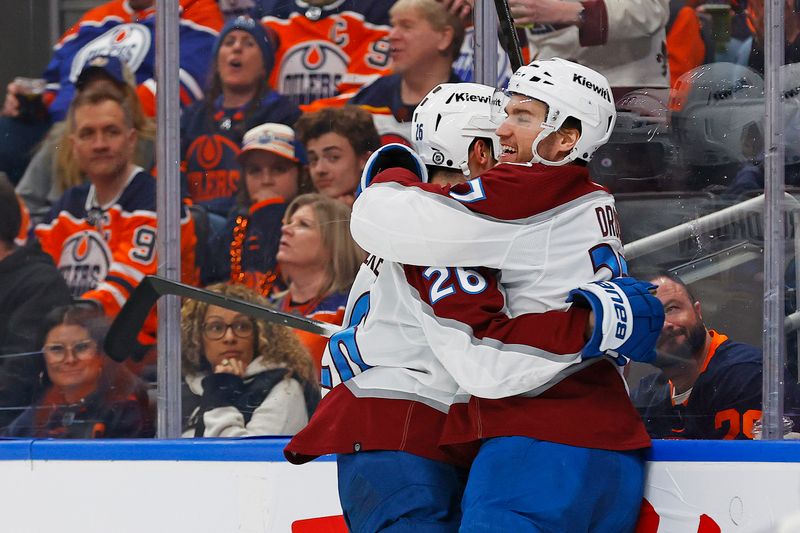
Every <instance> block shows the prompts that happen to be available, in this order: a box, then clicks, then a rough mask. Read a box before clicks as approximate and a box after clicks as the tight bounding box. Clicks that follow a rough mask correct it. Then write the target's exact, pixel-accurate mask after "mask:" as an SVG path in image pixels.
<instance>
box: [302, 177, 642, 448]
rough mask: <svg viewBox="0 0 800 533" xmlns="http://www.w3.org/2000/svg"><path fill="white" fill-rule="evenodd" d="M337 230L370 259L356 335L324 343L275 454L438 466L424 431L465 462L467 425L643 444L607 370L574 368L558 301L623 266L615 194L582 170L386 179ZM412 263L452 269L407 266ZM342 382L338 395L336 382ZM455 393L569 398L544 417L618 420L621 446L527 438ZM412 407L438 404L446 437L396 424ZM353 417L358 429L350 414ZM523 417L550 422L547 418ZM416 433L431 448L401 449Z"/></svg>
mask: <svg viewBox="0 0 800 533" xmlns="http://www.w3.org/2000/svg"><path fill="white" fill-rule="evenodd" d="M351 231H352V233H353V236H354V238H355V239H356V241H357V242H359V244H360V245H361V246H362V247H363V248H365V249H366V250H368V251H369V252H371V253H373V254H375V255H376V256H378V257H383V258H384V261H383V262H382V264H380V265H379V266H380V268H379V269H378V270H379V274H378V275H377V277H376V278H375V281H374V283H373V285H372V287H371V289H370V293H369V295H368V296H361V297H359V296H356V292H355V291H356V288H355V287H354V292H351V298H350V302H349V303H348V311H347V312H346V317H347V318H348V319H349V321H348V322H346V324H345V325H350V326H353V325H355V327H353V328H351V329H350V333H349V334H347V335H344V334H343V335H342V336H341V337H339V338H337V336H334V337H332V338H331V342H330V343H329V350H328V352H326V355H325V356H324V359H323V365H328V367H327V370H328V372H327V374H325V369H324V370H323V372H324V374H323V383H324V384H325V385H326V386H333V387H334V388H333V389H332V392H331V393H330V394H329V395H328V396H327V397H326V398H325V399H323V402H322V403H321V404H320V410H319V411H318V412H317V414H315V416H314V417H313V418H312V420H311V422H310V423H309V426H308V427H307V428H306V429H305V430H304V431H303V432H301V433H300V434H298V435H297V436H296V437H295V439H293V441H292V443H290V445H289V447H287V452H288V453H287V458H289V460H293V461H295V462H302V461H303V460H307V459H308V458H310V457H313V456H314V455H319V454H321V453H332V452H335V453H349V452H353V451H359V450H362V449H398V450H405V451H410V452H412V453H418V454H419V455H423V456H426V457H429V458H434V459H437V458H438V457H436V453H437V452H440V450H438V449H436V448H433V447H430V444H431V441H432V437H431V436H438V437H439V442H440V443H441V442H444V443H446V444H450V445H453V446H451V447H450V448H448V451H450V452H453V454H454V455H455V456H457V457H465V456H468V455H469V453H470V449H469V446H470V445H473V446H474V445H475V444H476V443H477V442H479V441H480V438H482V437H483V436H486V434H485V433H484V432H483V430H482V429H478V430H477V431H472V430H473V429H474V428H475V426H476V423H478V424H477V425H479V426H484V427H485V428H488V429H490V433H497V434H512V435H529V434H530V435H531V436H534V437H537V438H546V439H547V440H552V441H555V442H563V443H566V444H574V445H585V446H588V445H591V444H592V443H596V444H598V446H599V447H608V448H611V449H631V448H637V447H643V446H646V445H648V443H649V440H648V438H647V435H646V433H644V432H643V427H641V421H640V420H638V415H637V414H636V411H635V409H633V407H632V405H630V401H629V400H628V397H627V393H626V391H625V387H624V384H623V382H622V379H621V378H620V376H619V373H618V371H617V369H616V368H615V367H614V365H613V364H611V363H609V362H606V361H603V360H599V359H598V360H593V361H587V362H581V359H580V349H581V348H582V347H583V345H584V336H583V332H584V328H585V325H586V318H587V315H588V311H586V310H583V309H570V308H569V304H567V303H566V302H565V299H566V296H567V293H568V292H569V290H570V289H572V288H574V287H576V286H577V285H579V284H581V283H585V282H587V281H593V280H598V279H609V278H611V277H613V276H617V275H620V273H621V272H623V271H624V259H623V258H622V254H621V252H622V245H621V242H620V239H619V226H618V224H617V219H616V213H615V211H614V205H613V198H612V197H611V196H610V195H609V194H608V193H607V192H606V191H605V190H603V189H602V188H601V187H600V186H599V185H597V184H594V183H592V182H591V181H590V180H589V179H588V175H587V173H586V170H585V169H583V168H580V167H576V166H569V167H563V168H552V167H543V166H539V165H536V166H532V167H531V166H519V165H500V166H498V167H496V168H495V169H493V170H491V171H489V172H488V173H487V174H485V175H484V176H482V177H480V178H476V179H473V180H471V181H470V182H468V183H466V184H462V185H458V186H456V187H454V188H452V189H449V190H448V189H442V188H440V187H438V186H436V185H428V184H421V183H419V182H418V180H417V178H416V176H414V175H413V174H411V173H410V172H408V171H407V170H404V169H390V170H387V171H386V172H384V173H382V174H380V175H379V176H378V178H377V179H376V182H375V183H373V184H372V185H371V186H370V187H369V188H368V189H367V190H366V191H364V193H362V195H361V196H360V197H359V199H358V200H357V201H356V203H355V205H354V210H353V216H352V219H351ZM373 263H375V264H376V265H377V264H378V263H379V260H377V259H373ZM426 264H439V265H450V266H449V267H427V266H411V265H426ZM478 265H483V266H478ZM487 267H488V268H487ZM362 271H363V268H362ZM498 280H501V281H502V286H501V285H500V284H499V283H498ZM359 290H363V289H359ZM352 302H355V304H354V305H350V303H352ZM356 311H357V312H356ZM345 331H347V330H345ZM343 333H344V332H343ZM340 382H343V383H344V386H339V387H336V385H337V383H340ZM458 385H460V386H461V388H462V389H463V391H462V392H466V393H469V394H472V395H475V396H477V397H480V398H481V400H480V401H490V400H484V399H487V398H488V399H491V398H498V399H500V400H497V401H499V402H501V403H502V402H504V401H505V400H504V399H501V398H509V397H510V398H511V399H512V400H514V401H518V400H519V399H520V398H521V399H522V400H523V401H525V402H526V403H527V401H545V402H551V401H552V400H551V398H550V396H552V395H553V394H555V395H556V396H558V395H559V394H560V393H559V392H558V390H561V391H564V390H567V391H569V394H570V396H571V401H566V402H565V401H561V402H557V405H556V406H555V408H554V409H551V412H552V413H558V415H557V416H561V415H563V414H565V412H566V413H567V414H569V413H572V412H573V411H575V412H581V413H582V414H581V416H583V413H584V412H585V413H586V414H587V415H590V416H592V417H593V418H594V419H595V420H596V421H597V422H598V423H601V424H602V423H604V422H609V425H610V422H611V421H610V420H606V418H608V417H612V416H613V418H614V420H616V419H617V418H620V414H619V413H620V412H622V413H623V414H622V416H621V418H622V420H623V425H622V438H616V439H615V440H612V439H602V438H601V439H599V440H598V439H597V438H596V434H597V427H596V426H595V425H594V424H589V425H587V426H586V427H585V428H583V429H578V430H577V431H575V430H574V428H570V430H569V431H567V432H566V433H565V432H563V431H558V430H556V431H555V432H552V431H550V430H549V429H546V430H544V431H541V430H542V424H541V423H539V422H537V421H529V420H527V419H525V418H524V417H522V418H520V417H519V414H518V413H516V412H515V411H516V410H518V408H517V407H512V408H511V409H506V408H504V407H503V406H502V405H501V406H500V407H501V409H500V412H499V413H496V414H493V417H492V418H493V420H492V421H490V422H489V423H485V422H484V421H482V420H476V419H475V417H474V414H475V413H477V415H478V416H479V417H480V416H481V410H480V409H472V411H473V412H474V413H472V414H470V413H467V412H465V410H466V409H467V408H468V405H469V404H468V402H473V401H477V400H478V398H474V397H471V396H469V394H461V395H458V392H459V390H458ZM556 389H558V390H556ZM551 391H554V392H551ZM598 394H599V396H600V398H601V400H600V401H597V399H596V396H597V395H598ZM457 395H458V397H457ZM520 395H522V396H520ZM376 399H383V400H392V401H394V402H395V403H394V404H393V405H390V404H385V403H384V404H380V405H379V406H375V405H373V407H375V409H374V412H373V411H370V410H367V411H365V410H364V405H365V402H373V404H374V402H375V400H376ZM454 401H455V402H456V403H455V405H454V404H453V402H454ZM356 404H357V405H356ZM559 404H560V405H561V407H562V408H561V409H559ZM332 406H336V407H335V408H334V407H332ZM414 406H419V407H417V409H418V410H419V409H422V407H421V406H425V408H428V409H433V410H435V411H441V410H442V409H444V410H447V407H448V406H449V407H450V409H449V411H448V412H449V413H450V414H449V415H448V419H447V421H446V423H445V425H446V426H451V429H450V433H452V435H449V436H448V434H447V433H448V429H447V427H445V428H444V429H442V426H440V425H439V424H440V423H441V422H442V421H441V418H440V416H435V414H432V413H427V414H428V416H427V419H426V422H427V423H428V425H427V427H419V426H418V425H414V424H410V423H409V422H408V418H406V419H404V418H403V417H402V416H400V415H401V413H407V414H408V415H411V413H412V412H413V409H414ZM530 407H533V408H534V411H536V412H537V413H538V412H539V411H538V410H536V409H535V406H530ZM526 409H529V407H526ZM604 410H607V414H603V413H602V411H604ZM345 411H347V412H349V413H351V415H352V413H356V412H358V413H361V415H359V417H357V419H358V420H359V422H358V423H357V425H358V428H353V422H352V420H353V417H352V416H350V417H349V418H348V422H347V423H345V422H344V420H343V419H342V415H341V413H342V412H345ZM393 411H394V415H393V416H390V415H389V414H388V413H390V412H393ZM365 412H368V413H369V414H367V415H366V422H365V421H364V419H361V418H360V417H361V416H362V415H363V413H365ZM450 418H453V422H452V423H451V422H450ZM537 418H540V419H541V420H542V421H543V422H544V423H545V424H547V423H548V422H553V420H551V417H550V415H544V414H540V415H538V417H537ZM340 419H342V423H341V424H337V423H336V422H337V421H338V420H340ZM519 420H524V423H523V425H520V423H519ZM559 426H560V424H559V423H555V424H554V427H556V428H557V427H559ZM561 426H562V427H563V424H561ZM333 428H336V429H333ZM440 432H441V435H440ZM387 433H390V434H391V433H396V434H397V438H396V439H393V442H392V445H394V446H395V447H385V446H386V439H385V435H386V434H387ZM531 433H533V434H531ZM400 434H402V436H403V438H402V439H400ZM489 436H491V435H489ZM419 439H424V440H425V442H426V443H427V444H428V448H429V449H422V450H420V447H417V448H416V449H411V448H410V447H409V445H408V443H409V442H416V441H418V440H419ZM398 445H399V446H398ZM456 445H458V446H461V447H460V448H459V447H458V446H456ZM403 446H404V447H403ZM617 446H622V448H617ZM301 456H302V457H301Z"/></svg>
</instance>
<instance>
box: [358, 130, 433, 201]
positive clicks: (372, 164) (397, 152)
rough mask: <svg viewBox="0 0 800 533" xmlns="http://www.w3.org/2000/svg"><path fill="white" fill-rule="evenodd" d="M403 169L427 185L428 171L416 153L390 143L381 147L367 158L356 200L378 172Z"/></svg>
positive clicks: (400, 145) (402, 145) (406, 147)
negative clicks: (397, 168) (396, 168)
mask: <svg viewBox="0 0 800 533" xmlns="http://www.w3.org/2000/svg"><path fill="white" fill-rule="evenodd" d="M394 167H400V168H405V169H408V170H410V171H411V172H413V173H414V174H416V175H417V176H419V180H420V181H421V182H422V183H428V169H427V168H425V163H423V162H422V159H420V157H419V156H418V155H417V153H416V152H415V151H414V150H412V149H411V148H409V147H408V146H406V145H404V144H399V143H391V144H387V145H385V146H381V147H380V148H378V149H377V150H375V151H374V152H372V155H371V156H369V159H367V164H366V165H365V166H364V171H363V172H362V173H361V181H360V182H359V184H358V189H357V190H356V198H358V195H359V194H361V191H363V190H364V189H366V188H367V187H369V185H370V183H372V180H373V179H375V176H377V175H378V174H379V173H380V172H382V171H384V170H386V169H387V168H394Z"/></svg>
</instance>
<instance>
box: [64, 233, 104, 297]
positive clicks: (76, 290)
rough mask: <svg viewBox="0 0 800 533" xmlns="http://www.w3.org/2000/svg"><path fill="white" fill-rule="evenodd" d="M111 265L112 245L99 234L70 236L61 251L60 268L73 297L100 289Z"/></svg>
mask: <svg viewBox="0 0 800 533" xmlns="http://www.w3.org/2000/svg"><path fill="white" fill-rule="evenodd" d="M110 265H111V251H110V250H109V248H108V244H107V243H106V241H105V240H103V238H102V237H101V236H100V234H99V233H97V232H96V231H82V232H80V233H76V234H75V235H72V236H71V237H69V238H68V239H67V240H66V241H65V242H64V245H63V247H62V248H61V257H60V258H59V260H58V269H59V271H61V274H62V275H63V276H64V279H65V280H66V282H67V285H69V288H70V291H71V292H72V295H73V296H80V295H81V294H83V293H84V292H86V291H89V290H92V289H94V288H95V287H97V285H98V283H100V282H101V281H102V280H104V279H105V278H106V276H107V275H108V269H109V266H110Z"/></svg>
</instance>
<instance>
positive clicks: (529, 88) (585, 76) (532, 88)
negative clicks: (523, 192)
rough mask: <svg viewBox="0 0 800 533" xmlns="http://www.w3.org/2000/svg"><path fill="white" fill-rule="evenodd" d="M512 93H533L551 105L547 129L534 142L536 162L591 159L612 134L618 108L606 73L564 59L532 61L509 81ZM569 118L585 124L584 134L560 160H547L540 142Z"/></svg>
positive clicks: (582, 129)
mask: <svg viewBox="0 0 800 533" xmlns="http://www.w3.org/2000/svg"><path fill="white" fill-rule="evenodd" d="M508 92H509V93H510V94H512V95H513V94H519V95H522V96H529V97H531V98H534V99H536V100H539V101H540V102H543V103H544V104H546V105H547V107H548V109H547V116H546V117H545V120H544V122H542V124H541V126H542V128H544V129H543V130H542V131H541V133H539V135H538V136H537V137H536V139H534V141H533V146H532V149H533V159H532V162H534V163H542V164H545V165H552V166H560V165H564V164H567V163H569V162H571V161H574V160H575V159H579V158H580V159H583V160H584V161H587V162H588V161H589V160H590V159H591V158H592V154H594V152H595V150H597V149H598V148H599V147H600V146H602V145H603V144H604V143H605V142H606V141H608V138H609V137H610V136H611V131H612V130H613V129H614V122H615V120H616V116H617V113H616V110H615V108H614V100H613V98H612V94H611V87H610V86H609V84H608V80H607V79H606V78H605V76H603V75H602V74H600V73H598V72H596V71H594V70H592V69H590V68H588V67H584V66H583V65H579V64H577V63H573V62H571V61H566V60H564V59H560V58H557V57H556V58H553V59H545V60H537V61H531V62H530V63H529V64H527V65H525V66H522V67H520V68H518V69H517V71H516V72H514V74H513V75H512V76H511V79H510V80H508ZM567 117H573V118H575V119H577V120H579V121H580V123H581V135H580V138H579V139H578V142H577V143H576V144H575V147H574V148H573V149H572V151H571V152H570V153H569V154H567V156H566V157H565V158H564V159H562V160H560V161H548V160H546V159H543V158H542V157H541V156H540V155H539V152H538V151H537V148H538V146H539V143H540V142H541V141H542V139H544V138H545V137H547V136H548V135H550V134H551V133H553V132H555V131H557V130H558V129H559V128H560V127H561V126H562V125H563V124H564V121H565V120H566V119H567Z"/></svg>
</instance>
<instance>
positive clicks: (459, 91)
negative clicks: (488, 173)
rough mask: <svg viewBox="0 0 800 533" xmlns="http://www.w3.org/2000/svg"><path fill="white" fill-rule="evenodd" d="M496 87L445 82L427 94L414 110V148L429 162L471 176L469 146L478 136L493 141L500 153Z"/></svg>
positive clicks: (494, 148)
mask: <svg viewBox="0 0 800 533" xmlns="http://www.w3.org/2000/svg"><path fill="white" fill-rule="evenodd" d="M494 92H495V88H494V87H489V86H488V85H481V84H479V83H442V84H440V85H437V86H436V87H434V88H433V89H432V90H431V92H429V93H428V94H427V95H425V98H423V99H422V102H420V103H419V105H418V106H417V109H416V110H415V111H414V117H413V120H412V122H411V132H412V135H413V137H414V149H415V150H416V151H417V153H418V154H419V156H420V157H421V158H422V160H423V161H424V162H425V164H426V165H433V166H437V167H445V168H451V169H455V170H460V171H461V172H462V173H463V174H464V176H467V177H469V161H468V160H469V147H470V144H472V141H473V140H474V139H475V138H476V137H483V138H488V139H489V140H491V142H492V150H493V151H494V157H495V158H497V157H499V156H500V139H498V137H497V135H495V133H494V131H495V130H496V129H497V126H498V124H496V123H494V122H493V121H492V116H493V115H496V113H492V110H491V106H492V97H493V96H494Z"/></svg>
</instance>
